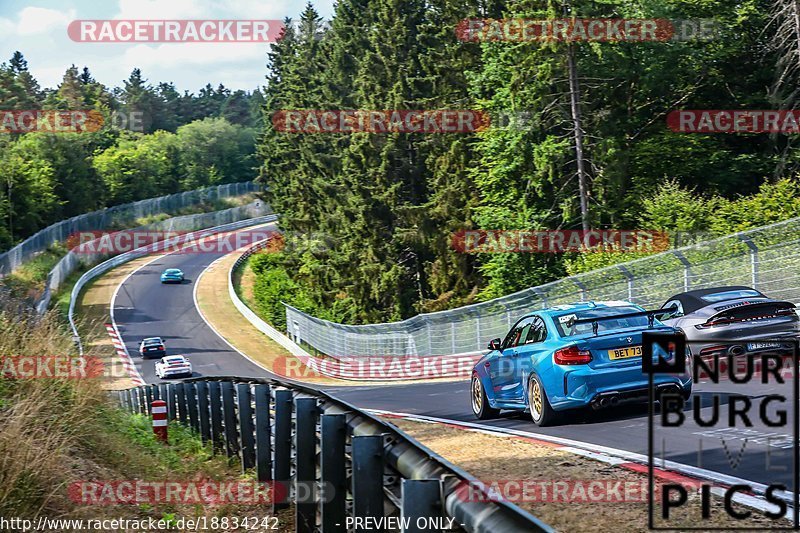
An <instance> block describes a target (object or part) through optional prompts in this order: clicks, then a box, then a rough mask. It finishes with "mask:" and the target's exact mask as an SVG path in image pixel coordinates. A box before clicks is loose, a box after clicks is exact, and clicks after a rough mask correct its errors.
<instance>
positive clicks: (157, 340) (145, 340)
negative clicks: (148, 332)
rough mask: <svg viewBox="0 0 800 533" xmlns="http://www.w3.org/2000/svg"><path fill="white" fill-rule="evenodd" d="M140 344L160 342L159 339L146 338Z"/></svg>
mask: <svg viewBox="0 0 800 533" xmlns="http://www.w3.org/2000/svg"><path fill="white" fill-rule="evenodd" d="M142 342H152V343H156V342H162V341H161V337H147V338H146V339H142Z"/></svg>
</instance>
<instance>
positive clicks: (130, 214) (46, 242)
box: [0, 181, 258, 277]
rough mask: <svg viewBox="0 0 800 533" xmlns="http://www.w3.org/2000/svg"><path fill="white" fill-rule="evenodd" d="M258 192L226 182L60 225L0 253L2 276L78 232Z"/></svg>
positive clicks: (253, 187) (249, 184) (250, 185)
mask: <svg viewBox="0 0 800 533" xmlns="http://www.w3.org/2000/svg"><path fill="white" fill-rule="evenodd" d="M256 190H258V186H257V185H256V184H255V183H253V182H252V181H247V182H242V183H226V184H224V185H217V186H215V187H206V188H205V189H197V190H194V191H186V192H181V193H176V194H170V195H167V196H161V197H158V198H149V199H147V200H139V201H138V202H133V203H130V204H123V205H116V206H114V207H109V208H107V209H101V210H98V211H93V212H91V213H86V214H83V215H78V216H74V217H72V218H69V219H67V220H62V221H61V222H56V223H55V224H52V225H50V226H48V227H46V228H44V229H42V230H40V231H38V232H37V233H35V234H34V235H32V236H30V237H28V238H27V239H25V240H24V241H22V242H21V243H19V244H18V245H16V246H14V247H13V248H12V249H10V250H8V251H7V252H4V253H2V254H0V277H2V276H5V275H7V274H9V273H10V272H12V271H13V270H14V269H16V268H17V267H19V266H20V265H21V264H22V263H24V262H25V261H27V260H28V259H30V258H31V257H32V256H33V255H34V254H36V253H37V252H41V251H43V250H45V249H46V248H47V247H48V246H50V245H52V244H54V243H57V242H65V241H66V240H67V238H68V237H69V236H70V235H73V234H75V233H77V232H80V231H96V230H104V229H107V228H109V227H112V226H113V225H115V224H121V223H128V222H132V221H135V220H136V219H139V218H142V217H146V216H150V215H156V214H159V213H164V212H167V211H174V210H177V209H181V208H184V207H188V206H192V205H196V204H199V203H201V202H208V201H214V200H220V199H223V198H230V197H233V196H240V195H243V194H246V193H249V192H254V191H256Z"/></svg>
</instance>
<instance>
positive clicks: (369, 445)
mask: <svg viewBox="0 0 800 533" xmlns="http://www.w3.org/2000/svg"><path fill="white" fill-rule="evenodd" d="M117 394H118V398H119V402H120V405H121V406H122V407H123V408H125V409H127V410H129V411H131V412H134V413H139V414H142V415H145V416H147V415H149V414H151V413H150V405H149V404H148V400H150V401H152V400H164V401H166V402H167V417H168V419H169V420H178V421H179V422H180V423H182V424H185V425H187V426H189V427H191V428H192V429H193V430H194V431H195V432H197V433H198V434H199V435H200V437H201V438H202V440H203V441H204V442H210V443H212V444H213V449H214V450H215V451H216V452H217V453H222V452H223V451H224V452H225V453H226V454H227V455H228V456H229V457H238V458H239V461H240V462H241V465H242V469H243V471H249V470H254V471H255V476H256V477H257V480H258V481H259V482H263V483H266V484H268V485H269V484H274V485H273V486H275V487H281V490H278V489H277V488H276V490H273V495H284V494H285V495H287V498H286V499H281V498H279V499H281V501H275V499H273V501H272V506H273V511H274V510H275V509H279V508H281V507H285V506H287V505H288V504H293V505H294V515H295V520H294V522H295V531H297V532H302V533H306V532H308V533H311V532H316V531H321V532H322V533H334V532H337V533H338V532H341V531H348V530H349V529H352V526H351V527H348V526H347V524H348V523H350V524H352V523H353V520H354V519H357V518H370V519H375V520H380V519H381V518H384V517H396V518H399V517H406V518H410V519H411V520H412V522H411V525H410V527H409V528H408V529H405V531H422V530H423V529H418V528H417V527H416V524H415V522H416V520H417V519H418V518H421V519H422V520H425V519H431V520H432V519H439V520H442V519H448V518H449V519H453V520H452V523H453V524H454V528H453V529H451V530H450V529H449V530H448V531H467V532H470V533H472V532H478V533H490V532H491V533H505V532H514V533H517V532H522V531H531V532H538V531H552V530H551V528H550V527H549V526H547V525H545V524H543V523H542V522H541V521H539V520H538V519H537V518H535V517H533V516H532V515H530V514H529V513H527V512H525V511H523V510H522V509H520V508H518V507H516V506H514V505H511V504H509V503H506V502H502V501H493V498H491V497H488V496H487V497H486V498H469V497H465V496H464V492H463V490H459V489H463V487H464V486H465V484H466V483H469V482H472V481H475V479H474V478H473V477H471V476H470V475H469V474H467V473H466V472H464V471H462V470H460V469H459V468H457V467H455V466H454V465H452V464H450V463H449V462H447V461H446V460H444V459H442V458H441V457H439V456H438V455H437V454H436V453H434V452H433V451H431V450H429V449H427V448H426V447H424V446H422V445H421V444H419V443H417V442H416V441H414V440H413V439H411V438H410V437H408V436H407V435H406V434H405V433H403V432H402V431H400V430H399V429H397V428H396V427H394V426H393V425H391V424H388V423H386V422H384V421H382V420H380V419H378V418H376V417H373V416H372V415H369V414H367V413H364V412H362V411H359V410H358V409H357V408H355V407H353V406H352V405H350V404H348V403H346V402H343V401H341V400H338V399H336V398H334V397H332V396H330V395H328V394H326V393H324V392H321V391H318V390H315V389H312V388H309V387H305V386H302V385H298V384H295V383H288V382H282V381H277V380H272V379H249V378H231V377H219V378H213V379H208V378H195V379H189V380H186V381H184V382H181V383H162V384H159V385H148V386H144V387H137V388H134V389H129V390H126V391H120V392H118V393H117ZM475 490H478V489H475ZM299 495H303V496H304V497H300V498H298V496H299ZM475 500H481V501H475ZM362 523H363V522H362ZM372 523H374V522H372ZM441 529H442V528H441V527H439V528H427V530H441ZM282 530H284V531H285V529H282ZM392 530H394V529H393V528H386V531H392Z"/></svg>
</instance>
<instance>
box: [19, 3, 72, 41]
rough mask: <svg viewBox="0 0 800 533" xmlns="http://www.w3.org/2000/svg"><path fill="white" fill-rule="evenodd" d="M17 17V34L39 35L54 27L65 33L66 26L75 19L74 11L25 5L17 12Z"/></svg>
mask: <svg viewBox="0 0 800 533" xmlns="http://www.w3.org/2000/svg"><path fill="white" fill-rule="evenodd" d="M18 18H19V21H18V22H17V27H16V33H17V35H21V36H29V35H39V34H43V33H47V32H50V31H51V30H55V29H59V30H61V31H63V32H64V33H66V31H67V26H68V25H69V23H70V22H72V21H73V20H74V19H75V11H74V10H70V11H69V12H67V13H64V12H62V11H57V10H55V9H46V8H43V7H26V8H25V9H23V10H22V11H20V12H19V14H18Z"/></svg>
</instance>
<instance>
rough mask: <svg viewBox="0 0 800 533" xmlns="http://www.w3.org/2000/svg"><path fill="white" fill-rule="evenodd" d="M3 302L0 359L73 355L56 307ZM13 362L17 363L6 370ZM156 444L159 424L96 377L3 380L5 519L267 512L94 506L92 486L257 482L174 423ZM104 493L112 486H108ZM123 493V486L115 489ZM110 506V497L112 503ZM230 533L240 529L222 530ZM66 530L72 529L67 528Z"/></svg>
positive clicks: (175, 505)
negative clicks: (29, 313)
mask: <svg viewBox="0 0 800 533" xmlns="http://www.w3.org/2000/svg"><path fill="white" fill-rule="evenodd" d="M15 309H16V308H13V309H12V307H10V306H9V307H3V308H2V309H0V356H1V357H2V358H3V360H5V361H6V362H7V361H8V358H12V357H19V356H22V355H24V356H26V357H48V356H52V355H53V354H68V353H70V351H71V339H70V336H69V334H68V332H67V331H65V330H64V328H63V325H62V324H61V322H60V320H59V318H58V317H57V316H56V313H54V312H51V313H49V314H47V315H46V316H45V317H43V318H41V319H35V318H34V317H30V318H28V317H24V316H20V315H19V314H18V313H17V312H16V310H15ZM5 368H6V369H7V368H8V367H5ZM169 430H170V443H169V445H164V444H162V443H160V442H157V441H156V440H155V439H154V437H153V433H152V428H151V426H150V421H149V420H148V419H147V418H145V417H142V416H139V415H131V414H129V413H126V412H123V411H121V410H120V409H117V408H116V407H115V404H114V403H113V402H112V401H111V399H110V397H109V393H108V392H107V391H104V390H103V389H102V388H101V386H100V381H99V380H96V379H88V378H84V379H78V378H74V379H67V378H52V377H50V378H46V379H45V378H40V379H35V378H30V379H21V378H19V377H18V376H17V377H12V376H9V375H6V374H3V375H2V377H0V516H4V517H6V518H11V517H14V518H22V519H31V520H36V519H38V518H39V517H47V518H49V519H84V520H88V519H91V520H103V519H127V520H146V519H148V518H152V519H154V520H162V519H163V520H171V521H176V520H178V519H179V518H194V519H197V518H200V517H205V518H207V519H210V518H211V517H236V516H240V517H241V516H254V515H255V516H259V515H260V516H264V515H267V514H269V509H268V508H267V507H265V506H264V505H263V504H253V503H252V502H248V503H247V504H243V503H241V502H230V501H227V502H218V503H215V504H214V505H207V504H197V503H187V502H186V501H181V499H180V498H178V499H177V501H169V502H164V501H162V500H163V499H162V498H156V501H138V502H133V503H125V504H120V503H113V504H108V505H92V504H88V503H87V502H86V501H83V500H82V499H81V494H84V493H83V492H81V491H82V490H84V489H83V487H85V486H87V483H106V484H116V483H119V482H123V481H130V482H135V481H137V480H138V481H145V482H166V481H174V482H179V483H189V482H193V481H194V482H198V483H201V482H202V481H204V480H208V481H215V482H230V483H236V482H239V481H245V480H252V478H253V473H252V472H245V473H244V474H243V473H242V472H241V469H240V467H239V465H238V462H237V461H236V460H234V461H233V462H230V461H229V460H228V459H227V458H226V457H224V456H219V455H214V454H213V453H212V450H211V448H210V447H209V446H208V445H207V444H203V443H202V441H201V440H200V439H199V438H198V437H197V436H196V435H194V434H193V433H191V432H190V431H189V430H188V429H186V428H183V427H179V426H177V425H172V426H170V428H169ZM99 494H101V495H103V494H106V493H103V492H100V493H99ZM118 494H121V493H120V492H115V494H114V495H118ZM106 503H107V502H106ZM217 529H218V530H222V531H229V530H232V528H226V527H219V528H217ZM58 530H61V531H67V530H71V529H70V528H68V527H64V528H59V529H58Z"/></svg>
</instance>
